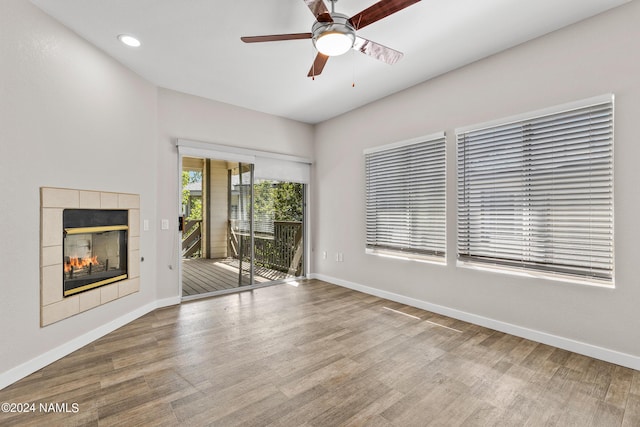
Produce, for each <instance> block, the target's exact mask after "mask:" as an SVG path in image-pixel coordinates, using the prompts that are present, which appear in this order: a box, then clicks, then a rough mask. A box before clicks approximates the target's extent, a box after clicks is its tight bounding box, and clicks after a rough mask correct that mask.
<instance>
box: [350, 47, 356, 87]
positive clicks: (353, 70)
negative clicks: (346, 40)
mask: <svg viewBox="0 0 640 427" xmlns="http://www.w3.org/2000/svg"><path fill="white" fill-rule="evenodd" d="M351 87H356V51H355V49H351Z"/></svg>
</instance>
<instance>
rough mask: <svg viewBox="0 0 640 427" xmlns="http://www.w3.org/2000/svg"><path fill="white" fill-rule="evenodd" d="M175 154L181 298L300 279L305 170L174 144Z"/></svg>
mask: <svg viewBox="0 0 640 427" xmlns="http://www.w3.org/2000/svg"><path fill="white" fill-rule="evenodd" d="M195 145H199V144H195ZM179 152H180V156H181V157H180V159H181V186H180V188H181V190H180V191H181V193H180V199H181V217H182V224H183V230H182V232H181V242H182V243H181V253H182V262H181V283H182V296H183V298H186V299H191V298H196V297H201V296H211V295H217V294H222V293H228V292H234V291H238V290H243V289H247V288H251V287H255V286H264V285H266V284H269V283H273V282H278V281H282V280H285V279H289V278H294V277H299V276H303V275H304V274H305V242H306V239H305V206H306V205H305V197H306V185H307V183H308V175H309V164H308V163H304V162H300V161H294V160H288V159H280V158H271V157H260V156H251V155H247V154H245V153H226V152H222V151H220V152H215V153H217V154H219V157H213V154H214V152H212V154H211V157H209V156H207V155H198V154H199V153H200V152H203V153H206V150H199V149H197V148H194V147H183V146H180V145H179ZM285 157H286V156H285Z"/></svg>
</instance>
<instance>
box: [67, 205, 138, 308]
mask: <svg viewBox="0 0 640 427" xmlns="http://www.w3.org/2000/svg"><path fill="white" fill-rule="evenodd" d="M119 212H122V211H113V214H114V215H111V213H110V211H91V210H86V211H83V210H70V212H69V213H68V215H67V211H65V216H64V220H63V221H64V223H65V224H64V225H65V228H64V240H63V277H64V280H63V294H64V296H65V297H67V296H70V295H74V294H77V293H79V292H83V291H87V290H90V289H94V288H97V287H99V286H104V285H107V284H110V283H114V282H117V281H120V280H124V279H126V278H127V231H128V225H127V223H126V216H124V217H123V215H122V214H120V215H118V213H119ZM125 212H126V211H125ZM87 216H89V218H93V219H89V220H87V219H83V220H81V221H77V220H75V221H74V220H71V219H70V218H86V217H87ZM114 216H115V218H112V217H114ZM96 218H98V219H97V220H96ZM105 218H107V219H106V220H105ZM117 222H120V223H121V224H115V223H117ZM122 222H124V224H122ZM97 223H102V225H98V224H97Z"/></svg>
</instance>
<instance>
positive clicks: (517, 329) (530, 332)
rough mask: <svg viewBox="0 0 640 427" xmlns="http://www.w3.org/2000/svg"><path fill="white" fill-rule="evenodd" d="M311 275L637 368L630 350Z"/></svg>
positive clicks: (637, 360)
mask: <svg viewBox="0 0 640 427" xmlns="http://www.w3.org/2000/svg"><path fill="white" fill-rule="evenodd" d="M310 276H311V278H313V279H318V280H323V281H325V282H329V283H332V284H335V285H338V286H342V287H345V288H349V289H353V290H354V291H359V292H363V293H365V294H369V295H374V296H377V297H380V298H384V299H388V300H391V301H395V302H399V303H401V304H406V305H410V306H412V307H417V308H421V309H423V310H427V311H430V312H433V313H437V314H441V315H443V316H448V317H452V318H454V319H458V320H463V321H465V322H469V323H473V324H475V325H479V326H484V327H486V328H489V329H494V330H496V331H500V332H504V333H507V334H511V335H515V336H518V337H521V338H526V339H529V340H531V341H536V342H539V343H542V344H547V345H550V346H553V347H558V348H561V349H564V350H568V351H572V352H574V353H578V354H582V355H585V356H589V357H593V358H595V359H600V360H604V361H605V362H610V363H615V364H616V365H620V366H625V367H627V368H631V369H636V370H640V357H638V356H634V355H632V354H627V353H621V352H619V351H615V350H610V349H607V348H603V347H598V346H595V345H592V344H588V343H584V342H580V341H575V340H572V339H570V338H565V337H560V336H557V335H552V334H549V333H546V332H541V331H536V330H534V329H529V328H525V327H522V326H518V325H513V324H511V323H507V322H502V321H500V320H495V319H491V318H488V317H484V316H479V315H477V314H473V313H467V312H465V311H461V310H456V309H454V308H449V307H445V306H442V305H438V304H432V303H429V302H426V301H422V300H419V299H415V298H411V297H407V296H404V295H400V294H396V293H393V292H388V291H383V290H381V289H376V288H372V287H370V286H365V285H361V284H359V283H354V282H350V281H347V280H342V279H338V278H336V277H331V276H326V275H324V274H318V273H312V274H311V275H310Z"/></svg>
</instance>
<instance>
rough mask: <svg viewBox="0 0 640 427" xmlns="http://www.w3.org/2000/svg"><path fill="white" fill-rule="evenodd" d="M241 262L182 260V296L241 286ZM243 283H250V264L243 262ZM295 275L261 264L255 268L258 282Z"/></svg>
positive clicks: (232, 260) (202, 259) (228, 260)
mask: <svg viewBox="0 0 640 427" xmlns="http://www.w3.org/2000/svg"><path fill="white" fill-rule="evenodd" d="M239 271H240V264H239V262H238V260H235V259H205V258H186V259H183V260H182V296H183V297H184V296H191V295H199V294H205V293H209V292H216V291H221V290H227V289H235V288H238V287H240V285H239V284H238V272H239ZM242 271H243V273H242V285H248V284H249V265H248V264H247V263H243V268H242ZM288 277H293V276H290V275H288V274H287V273H284V272H281V271H276V270H271V269H269V268H264V267H260V266H255V268H254V279H255V282H256V283H266V282H271V281H274V280H282V279H285V278H288Z"/></svg>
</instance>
